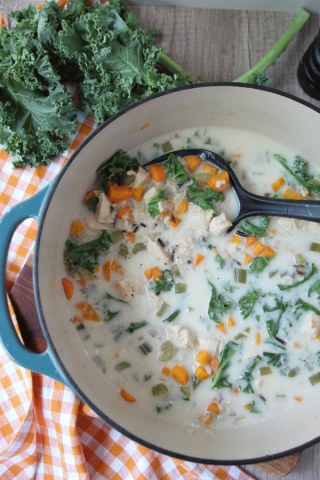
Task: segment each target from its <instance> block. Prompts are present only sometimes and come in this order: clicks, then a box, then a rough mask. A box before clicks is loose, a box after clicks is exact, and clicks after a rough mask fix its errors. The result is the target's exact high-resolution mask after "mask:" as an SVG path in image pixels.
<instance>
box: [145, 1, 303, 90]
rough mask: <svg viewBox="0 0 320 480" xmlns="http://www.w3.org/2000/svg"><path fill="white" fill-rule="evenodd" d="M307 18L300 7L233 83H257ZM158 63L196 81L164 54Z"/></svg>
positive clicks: (190, 80)
mask: <svg viewBox="0 0 320 480" xmlns="http://www.w3.org/2000/svg"><path fill="white" fill-rule="evenodd" d="M309 17H310V14H309V13H308V12H306V10H305V9H304V8H303V7H302V8H301V10H300V12H299V13H298V15H297V16H296V18H295V19H294V20H293V22H292V23H291V25H290V26H289V28H288V29H287V30H286V31H285V32H284V34H283V35H282V37H281V38H280V39H279V40H278V41H277V43H276V44H275V45H274V46H273V47H272V48H271V50H269V52H268V53H267V54H266V55H265V56H264V57H263V58H262V59H261V60H260V61H259V62H258V63H257V64H256V65H254V67H252V68H251V69H250V70H248V71H247V72H246V73H244V74H243V75H241V77H239V78H237V79H236V80H233V81H234V82H238V83H257V81H256V76H257V75H258V74H259V73H260V72H263V73H264V72H265V71H266V70H267V68H269V67H270V66H271V65H274V64H275V61H276V59H277V58H278V57H279V56H280V55H281V53H282V52H284V51H285V50H286V48H287V46H288V44H289V43H290V41H291V40H292V39H293V37H294V36H295V35H296V33H298V31H299V30H300V29H301V28H302V27H303V25H304V24H305V23H306V21H307V20H308V18H309ZM152 49H153V50H155V49H156V47H152ZM158 62H159V63H160V65H162V66H163V67H164V68H166V69H167V70H168V71H169V72H171V73H176V74H177V75H180V76H182V77H184V78H186V79H187V80H188V81H189V82H191V83H195V82H196V81H197V80H195V79H194V78H192V77H191V75H189V74H188V73H187V72H186V71H185V70H184V69H183V68H182V67H180V65H178V64H177V63H176V62H175V61H174V60H172V59H171V58H170V57H168V56H167V55H165V54H164V53H161V54H160V57H159V60H158Z"/></svg>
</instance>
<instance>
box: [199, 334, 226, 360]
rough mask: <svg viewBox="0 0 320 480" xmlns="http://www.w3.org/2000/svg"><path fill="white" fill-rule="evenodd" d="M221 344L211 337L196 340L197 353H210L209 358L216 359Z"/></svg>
mask: <svg viewBox="0 0 320 480" xmlns="http://www.w3.org/2000/svg"><path fill="white" fill-rule="evenodd" d="M222 347H223V342H220V341H219V340H217V339H216V338H214V337H213V336H209V337H205V338H198V342H197V347H196V349H197V351H199V352H200V351H201V350H204V351H206V352H208V353H210V355H211V356H213V357H217V356H218V354H219V352H220V351H221V350H222Z"/></svg>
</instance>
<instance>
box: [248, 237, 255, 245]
mask: <svg viewBox="0 0 320 480" xmlns="http://www.w3.org/2000/svg"><path fill="white" fill-rule="evenodd" d="M256 241H257V239H256V238H255V237H248V238H247V240H246V246H247V247H250V246H251V245H253V244H254V243H256Z"/></svg>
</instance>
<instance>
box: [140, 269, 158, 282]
mask: <svg viewBox="0 0 320 480" xmlns="http://www.w3.org/2000/svg"><path fill="white" fill-rule="evenodd" d="M156 268H158V267H153V268H149V269H148V270H145V271H144V272H143V273H144V276H145V277H146V279H147V280H150V279H151V278H152V275H153V272H154V271H155V269H156Z"/></svg>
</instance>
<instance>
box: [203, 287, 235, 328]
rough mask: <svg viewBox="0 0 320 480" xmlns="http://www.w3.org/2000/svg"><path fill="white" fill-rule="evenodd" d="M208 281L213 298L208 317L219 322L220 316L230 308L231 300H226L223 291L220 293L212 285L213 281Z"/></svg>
mask: <svg viewBox="0 0 320 480" xmlns="http://www.w3.org/2000/svg"><path fill="white" fill-rule="evenodd" d="M208 283H209V285H210V287H211V298H210V302H209V308H208V317H209V318H210V319H211V320H213V321H214V322H216V323H218V324H219V323H220V318H219V317H221V316H222V315H224V314H225V313H226V311H227V310H228V309H229V308H230V305H231V302H229V301H226V300H225V299H224V298H223V296H222V294H221V293H220V294H219V295H218V294H217V291H216V289H215V287H214V285H212V283H211V282H208Z"/></svg>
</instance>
